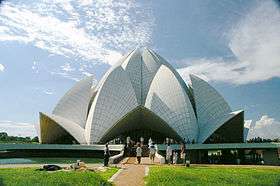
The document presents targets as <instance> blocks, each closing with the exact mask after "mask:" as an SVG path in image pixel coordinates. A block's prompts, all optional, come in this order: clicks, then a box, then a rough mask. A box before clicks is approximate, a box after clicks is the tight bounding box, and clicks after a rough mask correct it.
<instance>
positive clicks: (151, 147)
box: [150, 143, 156, 163]
mask: <svg viewBox="0 0 280 186" xmlns="http://www.w3.org/2000/svg"><path fill="white" fill-rule="evenodd" d="M155 155H156V147H155V144H154V143H152V144H151V146H150V160H151V162H152V163H154V161H155Z"/></svg>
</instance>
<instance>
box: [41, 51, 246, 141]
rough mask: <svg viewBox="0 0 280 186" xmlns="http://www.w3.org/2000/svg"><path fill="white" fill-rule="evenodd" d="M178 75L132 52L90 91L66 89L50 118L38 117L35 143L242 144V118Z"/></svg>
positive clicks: (198, 82) (88, 86)
mask: <svg viewBox="0 0 280 186" xmlns="http://www.w3.org/2000/svg"><path fill="white" fill-rule="evenodd" d="M190 79H191V84H186V83H185V82H184V81H183V79H182V78H181V77H180V75H179V74H178V72H177V71H176V70H175V69H174V68H173V67H172V66H171V65H170V64H169V63H168V62H167V61H166V60H165V59H163V58H162V57H161V56H159V55H158V54H156V53H155V52H154V51H152V50H150V49H146V48H145V49H142V50H140V49H135V50H133V51H132V52H130V53H129V54H127V55H126V56H124V57H123V58H122V59H120V60H119V62H118V63H117V64H116V65H114V66H113V67H111V69H110V70H109V71H108V72H107V73H106V74H105V75H104V76H103V78H102V79H101V80H100V82H99V83H98V85H97V86H95V87H92V86H93V85H92V77H88V78H85V79H83V80H81V81H80V82H78V83H77V84H76V85H75V86H74V87H73V88H71V89H70V90H69V91H68V92H67V93H66V94H65V96H64V97H62V99H61V100H60V101H59V103H58V104H57V105H56V107H55V108H54V110H53V112H52V114H45V113H40V135H39V136H40V142H41V143H47V144H51V143H67V144H68V143H79V144H94V143H105V142H108V141H111V140H114V139H121V141H123V142H125V141H126V137H127V136H130V138H131V139H132V140H134V141H139V139H140V137H141V136H142V137H144V139H145V142H146V141H147V140H148V139H149V138H150V137H151V138H152V139H153V140H154V141H155V142H156V143H163V142H164V140H165V139H166V138H170V139H172V140H173V141H176V142H181V141H184V140H185V142H188V141H189V142H194V143H198V144H202V143H242V142H243V129H244V112H243V111H235V112H233V111H232V110H231V108H230V106H229V105H228V103H227V102H226V101H225V100H224V98H223V97H222V96H221V95H220V94H219V93H218V92H217V91H216V90H215V89H214V88H213V87H212V86H210V85H209V84H208V83H207V82H206V81H204V80H202V79H200V78H199V77H197V76H195V75H190Z"/></svg>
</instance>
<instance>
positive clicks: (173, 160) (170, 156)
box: [104, 138, 189, 166]
mask: <svg viewBox="0 0 280 186" xmlns="http://www.w3.org/2000/svg"><path fill="white" fill-rule="evenodd" d="M142 147H143V141H142V140H141V143H139V142H138V143H137V144H136V149H135V151H134V152H133V153H132V152H131V149H132V148H131V142H130V141H129V142H128V143H127V144H126V148H125V149H126V151H127V154H126V155H128V156H131V155H132V154H134V153H135V155H136V161H137V163H138V164H140V163H141V158H142V156H143V148H142ZM148 148H149V158H150V161H151V163H154V161H155V156H156V146H155V144H154V142H153V141H152V140H151V138H150V139H149V143H148ZM179 154H180V159H181V160H182V161H183V164H184V165H189V161H186V145H185V143H183V142H182V143H181V146H180V151H176V150H173V149H172V147H171V145H170V143H168V144H167V147H166V162H167V163H168V164H177V163H178V156H179ZM109 157H110V151H109V147H108V144H106V145H105V148H104V166H108V163H109Z"/></svg>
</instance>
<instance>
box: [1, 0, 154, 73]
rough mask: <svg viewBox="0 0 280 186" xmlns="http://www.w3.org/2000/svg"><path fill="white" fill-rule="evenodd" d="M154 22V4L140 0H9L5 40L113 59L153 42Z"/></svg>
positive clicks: (60, 52)
mask: <svg viewBox="0 0 280 186" xmlns="http://www.w3.org/2000/svg"><path fill="white" fill-rule="evenodd" d="M153 22H154V20H153V15H152V10H151V9H150V8H149V7H148V6H145V5H144V4H139V3H138V2H136V1H126V0H118V1H112V0H77V1H76V0H69V1H61V0H50V1H44V0H39V1H33V2H25V1H19V2H14V1H9V2H5V3H4V4H3V5H2V6H1V9H0V41H5V42H7V41H14V42H19V43H23V44H31V45H33V46H36V47H38V48H40V49H43V50H46V51H48V52H49V53H50V54H54V55H62V56H65V57H68V58H71V59H74V60H73V61H74V62H73V63H77V62H78V61H89V62H91V63H94V64H96V63H107V64H110V65H112V64H113V63H115V62H116V61H117V60H118V59H119V58H120V57H121V55H122V54H123V53H124V52H127V51H128V50H131V49H132V48H135V47H137V46H141V45H147V44H149V43H150V42H151V35H152V28H153ZM81 65H83V64H81ZM60 68H61V70H62V72H64V73H67V74H70V72H69V71H68V72H65V67H60ZM55 73H56V72H55ZM81 74H82V72H81Z"/></svg>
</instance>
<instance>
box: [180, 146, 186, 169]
mask: <svg viewBox="0 0 280 186" xmlns="http://www.w3.org/2000/svg"><path fill="white" fill-rule="evenodd" d="M180 150H181V152H180V156H181V159H182V160H183V165H186V145H185V142H182V143H181V149H180Z"/></svg>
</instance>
